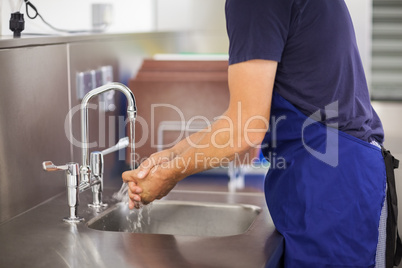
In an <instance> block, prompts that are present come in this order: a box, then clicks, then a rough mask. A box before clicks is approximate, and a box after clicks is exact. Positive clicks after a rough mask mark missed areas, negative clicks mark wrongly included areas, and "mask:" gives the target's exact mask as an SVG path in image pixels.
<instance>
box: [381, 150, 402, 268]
mask: <svg viewBox="0 0 402 268" xmlns="http://www.w3.org/2000/svg"><path fill="white" fill-rule="evenodd" d="M381 151H382V155H383V157H384V162H385V169H386V174H387V185H388V190H387V203H388V218H387V238H386V267H387V268H392V267H394V266H398V265H399V263H400V262H401V258H402V242H401V238H400V237H399V232H398V199H397V195H396V186H395V173H394V169H396V168H398V167H399V160H398V159H395V158H394V157H393V156H392V154H391V152H390V151H388V150H386V149H385V148H384V147H382V148H381Z"/></svg>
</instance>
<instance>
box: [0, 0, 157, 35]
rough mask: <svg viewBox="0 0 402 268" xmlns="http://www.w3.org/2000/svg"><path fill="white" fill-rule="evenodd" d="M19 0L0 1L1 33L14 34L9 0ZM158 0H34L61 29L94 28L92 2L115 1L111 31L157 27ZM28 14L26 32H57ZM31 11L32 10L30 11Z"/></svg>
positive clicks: (23, 7)
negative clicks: (156, 9) (156, 4)
mask: <svg viewBox="0 0 402 268" xmlns="http://www.w3.org/2000/svg"><path fill="white" fill-rule="evenodd" d="M10 1H11V2H13V3H14V2H15V3H16V2H18V0H0V6H1V2H2V6H3V8H2V10H1V8H0V27H1V28H0V34H2V35H12V32H11V31H10V30H9V29H8V27H9V19H10V14H11V13H12V12H15V10H13V11H12V10H11V7H10V6H11V5H10V3H9V2H10ZM154 2H155V1H154V0H109V1H105V0H57V1H55V0H32V3H33V4H34V5H35V6H36V8H37V9H38V11H39V13H40V14H41V15H42V17H43V18H44V19H45V20H46V21H47V22H48V23H50V24H52V25H53V26H55V27H57V28H61V29H67V30H82V29H84V30H90V29H91V28H92V13H91V5H92V4H93V3H110V4H113V14H114V16H113V24H112V25H111V26H110V27H109V28H108V29H107V32H147V31H152V30H153V28H154V17H153V14H154V6H153V4H154ZM20 12H21V13H24V18H25V30H24V31H23V33H46V34H48V33H54V31H53V30H51V29H50V28H49V27H47V26H46V25H45V24H43V23H42V21H41V20H40V19H39V18H36V19H34V20H31V19H29V18H28V17H27V16H26V10H25V5H23V6H22V8H21V10H20ZM30 14H31V12H30Z"/></svg>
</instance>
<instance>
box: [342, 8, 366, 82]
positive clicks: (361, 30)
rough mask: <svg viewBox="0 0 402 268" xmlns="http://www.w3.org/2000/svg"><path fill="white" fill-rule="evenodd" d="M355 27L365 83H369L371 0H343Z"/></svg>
mask: <svg viewBox="0 0 402 268" xmlns="http://www.w3.org/2000/svg"><path fill="white" fill-rule="evenodd" d="M345 2H346V4H347V6H348V8H349V12H350V15H351V16H352V20H353V24H354V27H355V32H356V38H357V45H358V47H359V51H360V56H361V58H362V61H363V66H364V71H365V73H366V78H367V83H368V84H369V87H370V83H371V45H372V25H373V22H372V16H373V1H372V0H345Z"/></svg>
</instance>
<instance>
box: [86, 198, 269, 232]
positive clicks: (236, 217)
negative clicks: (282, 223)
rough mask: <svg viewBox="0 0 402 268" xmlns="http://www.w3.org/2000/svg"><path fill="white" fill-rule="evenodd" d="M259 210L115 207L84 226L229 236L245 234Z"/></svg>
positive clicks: (197, 205)
mask: <svg viewBox="0 0 402 268" xmlns="http://www.w3.org/2000/svg"><path fill="white" fill-rule="evenodd" d="M260 212H261V208H260V207H257V206H253V205H244V204H223V203H208V202H185V201H154V202H153V204H151V206H150V207H149V206H145V207H144V208H143V209H142V210H129V209H128V206H127V204H123V203H118V204H116V205H115V206H113V207H111V208H109V209H107V210H105V211H104V212H103V213H101V214H99V215H98V216H97V217H95V218H93V219H91V220H90V221H89V222H88V227H89V228H91V229H96V230H101V231H115V232H131V233H145V234H170V235H188V236H230V235H238V234H242V233H245V232H246V231H247V230H248V229H249V227H250V226H251V224H252V223H253V222H254V220H255V219H256V217H257V216H258V214H259V213H260Z"/></svg>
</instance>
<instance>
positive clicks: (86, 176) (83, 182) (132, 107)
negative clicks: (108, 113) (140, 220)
mask: <svg viewBox="0 0 402 268" xmlns="http://www.w3.org/2000/svg"><path fill="white" fill-rule="evenodd" d="M110 90H117V91H120V92H122V93H123V94H124V95H125V96H126V98H127V117H128V119H129V120H131V121H132V122H134V121H135V119H136V117H137V107H136V103H135V98H134V94H133V93H132V92H131V90H130V89H129V88H128V87H126V86H125V85H123V84H120V83H109V84H107V85H104V86H101V87H98V88H95V89H93V90H91V91H90V92H88V93H87V94H86V95H85V96H84V98H83V99H82V102H81V139H82V165H81V167H80V168H79V165H78V164H77V163H68V164H66V165H64V166H56V165H54V164H53V163H52V162H51V161H45V162H43V164H42V165H43V169H44V170H45V171H57V170H65V171H66V176H67V177H66V185H67V198H68V206H69V210H70V216H69V217H67V218H64V221H67V222H80V221H82V220H83V219H82V218H81V217H79V216H78V215H77V208H78V204H79V198H78V197H79V193H81V192H83V191H85V190H88V189H89V188H92V195H93V202H92V204H88V206H90V207H95V208H99V207H104V206H107V204H104V203H103V202H102V191H103V155H105V154H108V153H111V152H114V151H117V150H120V149H123V148H125V147H127V146H128V145H129V143H130V142H131V143H132V144H134V141H133V140H131V141H129V140H128V138H127V137H126V138H123V139H120V141H119V142H118V143H117V144H116V145H114V146H113V147H111V148H108V149H106V150H103V151H101V152H92V153H91V157H90V159H89V157H88V154H89V148H88V140H89V123H88V103H89V101H90V100H91V98H92V97H94V96H97V95H100V94H102V93H105V92H107V91H110Z"/></svg>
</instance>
